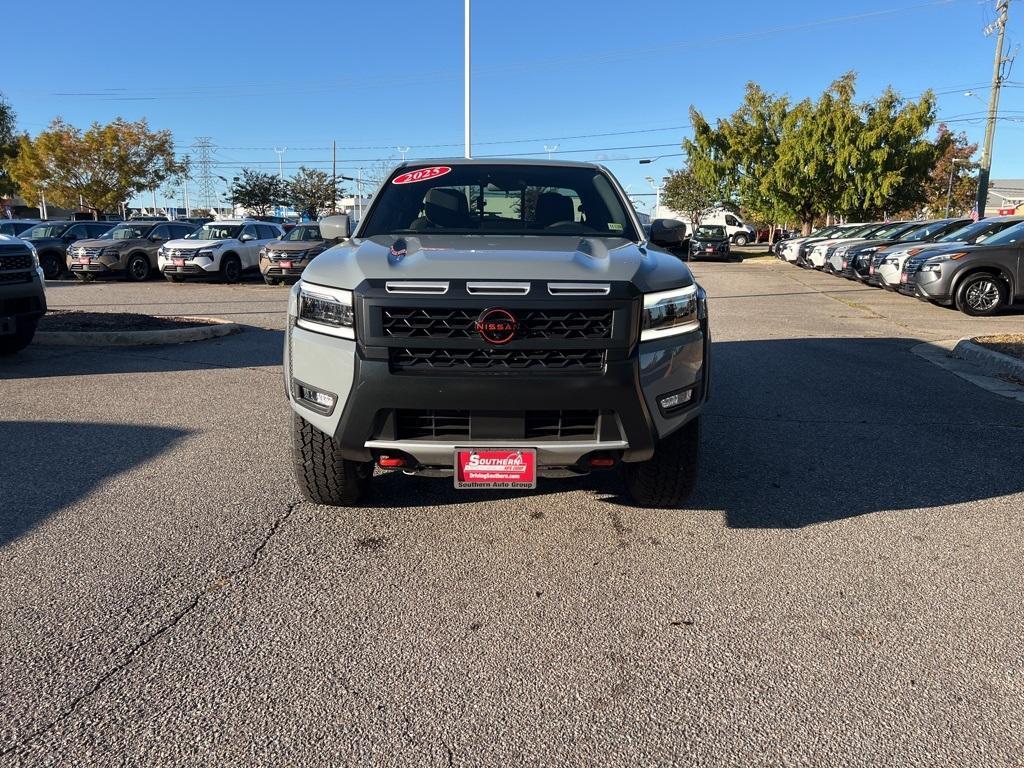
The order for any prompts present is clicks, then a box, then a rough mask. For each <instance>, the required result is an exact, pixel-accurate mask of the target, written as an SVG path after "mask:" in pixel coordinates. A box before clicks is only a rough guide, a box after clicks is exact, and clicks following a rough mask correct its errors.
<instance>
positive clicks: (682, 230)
mask: <svg viewBox="0 0 1024 768" xmlns="http://www.w3.org/2000/svg"><path fill="white" fill-rule="evenodd" d="M651 242H652V243H654V244H655V245H660V246H662V247H664V248H678V247H679V246H681V245H682V244H683V243H684V242H686V224H685V223H683V222H681V221H679V220H678V219H655V220H654V221H652V222H651Z"/></svg>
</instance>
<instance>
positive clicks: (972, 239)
mask: <svg viewBox="0 0 1024 768" xmlns="http://www.w3.org/2000/svg"><path fill="white" fill-rule="evenodd" d="M1020 223H1021V222H1020V221H991V220H988V221H986V220H982V221H976V222H974V223H973V224H968V225H967V226H966V227H961V228H960V229H955V230H953V231H952V232H950V233H949V234H948V235H946V236H944V237H940V238H939V239H938V241H937V242H940V243H980V242H981V241H982V240H984V239H986V238H988V237H991V236H992V235H993V234H995V233H996V232H1002V231H1003V230H1004V229H1006V228H1007V227H1012V226H1014V225H1016V224H1020Z"/></svg>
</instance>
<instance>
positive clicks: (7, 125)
mask: <svg viewBox="0 0 1024 768" xmlns="http://www.w3.org/2000/svg"><path fill="white" fill-rule="evenodd" d="M17 154H18V139H17V137H16V136H15V114H14V109H13V108H12V107H11V105H10V103H9V102H8V101H7V99H5V98H4V96H3V94H2V93H0V195H2V196H4V197H7V196H9V195H13V194H14V193H15V192H17V191H18V185H17V184H16V183H15V181H14V179H13V178H11V174H10V171H9V166H10V164H11V162H12V161H13V160H14V158H15V156H16V155H17Z"/></svg>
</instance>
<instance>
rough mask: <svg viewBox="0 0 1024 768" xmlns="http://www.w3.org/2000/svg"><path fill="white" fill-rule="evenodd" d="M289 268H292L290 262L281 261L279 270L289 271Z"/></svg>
mask: <svg viewBox="0 0 1024 768" xmlns="http://www.w3.org/2000/svg"><path fill="white" fill-rule="evenodd" d="M291 268H292V263H291V262H290V261H282V262H281V269H291Z"/></svg>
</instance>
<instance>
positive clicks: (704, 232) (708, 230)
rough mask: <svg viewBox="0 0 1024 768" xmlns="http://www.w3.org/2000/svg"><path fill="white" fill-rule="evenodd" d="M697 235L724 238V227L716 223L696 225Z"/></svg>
mask: <svg viewBox="0 0 1024 768" xmlns="http://www.w3.org/2000/svg"><path fill="white" fill-rule="evenodd" d="M696 236H697V237H705V238H708V239H724V238H725V227H720V226H718V225H714V224H712V225H706V226H700V227H697V232H696Z"/></svg>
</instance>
